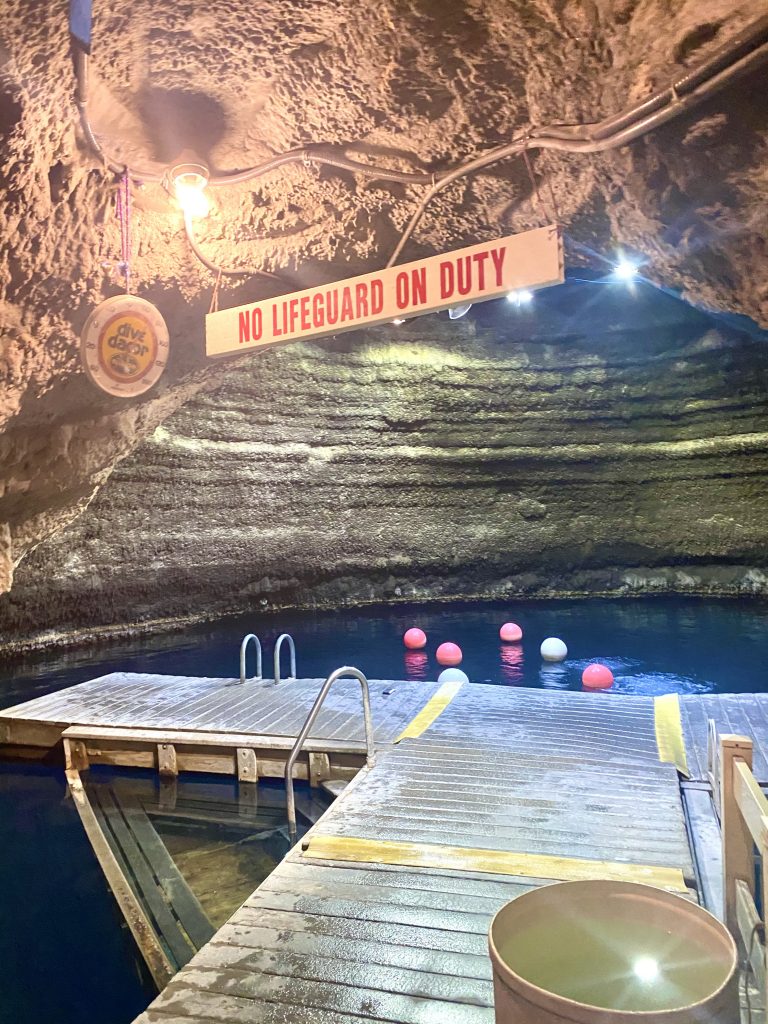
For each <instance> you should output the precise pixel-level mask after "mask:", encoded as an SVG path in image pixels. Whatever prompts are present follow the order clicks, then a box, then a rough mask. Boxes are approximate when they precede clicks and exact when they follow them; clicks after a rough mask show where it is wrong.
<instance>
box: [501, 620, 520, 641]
mask: <svg viewBox="0 0 768 1024" xmlns="http://www.w3.org/2000/svg"><path fill="white" fill-rule="evenodd" d="M499 636H500V637H501V639H502V640H503V641H504V643H507V644H514V643H517V641H518V640H522V639H523V631H522V629H520V627H519V626H518V624H517V623H516V622H505V623H504V625H503V626H502V627H501V629H500V630H499Z"/></svg>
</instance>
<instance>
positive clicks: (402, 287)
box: [395, 270, 410, 309]
mask: <svg viewBox="0 0 768 1024" xmlns="http://www.w3.org/2000/svg"><path fill="white" fill-rule="evenodd" d="M408 285H409V281H408V275H407V274H406V272H405V271H404V270H401V271H400V273H399V274H398V275H397V277H396V279H395V301H396V302H397V308H398V309H405V307H406V306H407V305H408V301H409V299H410V288H409V287H408Z"/></svg>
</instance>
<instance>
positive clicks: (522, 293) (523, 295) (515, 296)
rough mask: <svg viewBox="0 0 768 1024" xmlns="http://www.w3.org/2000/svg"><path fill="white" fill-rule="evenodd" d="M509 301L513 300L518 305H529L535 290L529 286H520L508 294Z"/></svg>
mask: <svg viewBox="0 0 768 1024" xmlns="http://www.w3.org/2000/svg"><path fill="white" fill-rule="evenodd" d="M507 302H512V303H514V304H515V305H516V306H529V305H530V304H531V303H532V302H533V292H531V291H529V290H528V289H527V288H519V289H518V290H517V291H516V292H510V293H509V295H507Z"/></svg>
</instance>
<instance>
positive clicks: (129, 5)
mask: <svg viewBox="0 0 768 1024" xmlns="http://www.w3.org/2000/svg"><path fill="white" fill-rule="evenodd" d="M766 11H768V3H766V0H760V2H757V3H756V2H755V0H738V2H734V0H681V2H679V3H675V4H670V3H668V2H667V0H621V2H611V3H608V2H605V0H596V2H593V0H583V2H582V0H565V2H562V3H560V2H558V3H554V2H552V0H485V2H483V3H482V4H480V3H477V2H475V0H455V2H453V0H452V2H451V3H449V4H446V3H445V2H444V0H443V2H438V0H406V2H401V0H375V2H374V0H363V2H361V0H314V2H313V3H311V4H307V3H303V2H298V0H296V2H294V0H287V2H284V0H280V2H276V0H266V2H264V3H261V4H260V5H259V10H258V18H255V17H254V13H253V5H252V4H251V3H246V0H216V3H213V4H212V3H211V2H210V0H189V2H186V3H184V4H166V5H162V4H158V3H156V2H154V0H113V2H112V3H110V4H106V3H98V2H97V3H95V4H94V12H95V19H96V20H95V29H94V46H93V58H92V69H91V70H92V89H91V100H90V107H91V115H92V122H93V126H94V130H95V131H96V133H97V135H98V137H99V139H100V140H101V143H102V145H103V147H104V149H105V151H107V152H108V153H109V155H110V156H111V157H112V158H113V159H114V160H116V161H118V162H120V161H127V162H129V163H130V164H132V165H134V166H142V167H147V166H149V167H150V168H152V169H154V170H157V171H160V172H162V171H163V170H164V169H166V168H167V167H168V165H169V163H170V162H171V161H173V160H174V159H175V158H176V157H177V156H178V155H179V151H180V150H181V149H182V148H184V147H186V146H191V147H193V148H195V149H196V150H197V151H198V152H199V153H200V154H201V156H202V157H203V158H205V159H206V160H208V161H209V163H210V166H211V167H212V168H213V169H214V170H229V169H234V168H237V167H243V166H248V165H251V164H254V163H257V162H259V161H261V160H264V159H265V158H267V157H270V156H272V155H273V154H275V153H279V152H282V151H284V150H285V149H288V148H291V147H296V146H305V145H309V144H314V143H318V142H320V143H329V144H331V145H334V146H339V147H344V148H346V149H347V150H348V152H349V153H350V155H353V156H355V157H356V158H357V159H360V160H363V161H366V160H368V161H381V162H385V163H387V165H388V166H391V167H394V168H397V169H421V170H426V171H434V170H436V169H440V168H444V167H448V166H452V165H454V164H456V163H458V162H460V161H464V160H466V159H468V158H471V157H473V156H475V155H476V154H477V153H479V152H482V151H484V150H486V149H488V148H489V147H491V146H496V145H499V144H501V143H503V142H505V141H508V140H509V139H510V138H512V137H513V136H514V135H515V133H517V132H519V131H520V130H521V129H522V128H524V127H525V126H526V125H532V124H533V125H535V124H544V123H548V122H551V121H559V122H564V121H565V122H570V121H583V120H594V119H597V118H600V117H602V116H605V115H607V114H609V113H613V112H615V111H617V110H619V109H621V108H623V107H624V106H625V105H626V104H627V103H629V102H633V101H637V100H639V99H641V98H643V97H645V96H646V95H648V93H649V92H650V91H652V90H653V89H655V88H656V87H658V86H660V85H662V84H666V83H667V82H668V81H669V80H670V79H671V78H673V77H674V76H676V75H679V74H681V73H683V72H684V71H685V70H686V69H687V68H690V67H691V66H692V65H693V64H695V63H696V62H697V61H699V60H700V59H702V58H704V57H705V56H707V55H708V54H710V53H711V52H712V51H713V50H714V49H715V48H716V47H718V46H720V45H721V44H724V43H726V42H727V41H728V40H729V39H730V38H731V37H732V36H733V35H734V34H735V33H737V32H738V31H740V30H741V29H742V28H743V27H744V26H745V25H746V24H747V23H748V22H749V21H751V20H753V19H755V18H756V17H757V16H758V15H760V14H764V13H765V12H766ZM0 54H1V55H2V62H1V65H2V66H1V67H0V429H1V430H2V434H0V591H2V590H7V589H8V588H9V587H11V585H12V580H13V573H14V569H15V568H16V566H18V565H19V563H20V562H21V560H22V559H23V558H24V556H25V553H26V552H27V551H29V550H30V549H32V548H34V547H35V545H37V544H39V543H40V542H41V541H44V540H45V539H46V538H47V537H50V536H53V535H55V534H56V533H57V532H58V531H60V530H61V529H62V528H64V527H65V526H66V525H67V524H68V523H70V522H71V521H72V520H73V519H74V518H75V517H76V516H77V515H78V514H79V513H81V512H82V510H83V509H84V508H85V507H87V505H88V503H89V502H90V501H91V500H92V498H93V496H94V495H95V494H96V493H97V492H98V489H99V487H100V486H101V485H102V484H103V483H104V482H105V480H107V479H108V478H109V476H110V474H111V472H112V470H113V468H114V467H115V465H116V464H118V463H119V462H120V460H121V459H124V458H125V457H126V456H128V455H129V454H130V452H131V451H133V450H134V449H135V448H136V446H137V445H139V444H141V443H142V441H143V440H144V439H145V438H147V437H148V436H150V435H151V434H152V432H153V431H154V430H155V429H156V428H157V426H158V425H159V424H161V423H162V422H163V421H164V420H165V419H166V418H167V417H168V416H170V415H172V414H173V412H174V411H175V410H177V409H178V408H180V407H181V406H182V405H183V403H184V402H185V401H187V400H188V399H189V398H190V397H192V396H193V395H195V394H197V393H199V391H200V390H201V388H203V387H206V386H209V385H212V384H214V383H215V382H216V379H217V378H218V380H219V381H221V380H223V379H224V377H225V375H226V374H227V373H228V372H229V371H228V370H227V369H226V368H224V367H222V366H219V367H218V368H211V367H208V368H205V369H204V367H205V358H204V355H203V341H202V323H203V314H204V313H205V311H206V309H207V308H208V304H209V301H210V293H211V287H212V284H213V280H214V278H213V276H212V275H211V274H210V273H209V272H208V271H207V270H205V269H204V267H203V266H202V265H201V264H199V263H197V262H196V261H195V260H194V258H193V257H192V256H191V254H190V250H189V246H188V244H187V242H186V240H185V237H184V232H183V230H182V219H181V216H180V213H179V210H178V208H177V206H176V205H175V204H174V202H173V200H172V199H171V198H170V197H169V195H168V194H167V192H166V191H165V190H164V188H163V187H162V186H161V185H148V186H146V187H143V186H141V184H140V183H135V191H134V198H133V208H134V214H135V216H134V219H133V265H132V270H133V286H134V288H135V289H137V290H138V292H139V294H141V295H143V296H144V297H146V298H148V299H150V300H152V301H154V302H155V303H156V304H157V305H158V306H159V307H160V309H161V310H162V312H163V314H164V315H165V317H166V319H167V321H168V323H169V326H170V329H171V335H172V339H173V346H172V354H171V360H170V364H169V366H168V369H167V372H166V375H165V377H164V378H163V380H162V381H161V383H160V384H159V385H158V386H157V387H156V388H155V389H153V391H152V392H150V393H149V394H147V395H146V396H145V397H142V398H140V399H136V400H132V401H128V402H121V401H119V400H115V399H111V398H109V397H108V396H105V395H101V394H99V393H97V392H95V391H94V389H93V388H91V387H90V386H89V385H88V383H87V382H86V381H85V380H84V377H83V374H82V371H81V369H80V364H79V358H78V334H79V331H80V329H81V328H82V326H83V323H84V322H85V319H86V317H87V315H88V313H89V312H90V310H91V309H92V308H93V306H94V305H95V304H96V303H98V302H99V301H101V300H102V299H104V298H106V297H107V296H109V295H113V294H116V293H117V292H119V291H120V289H121V277H120V272H119V267H118V263H119V259H120V237H119V230H118V225H117V222H116V220H115V216H114V194H115V189H116V180H115V176H114V175H113V174H111V173H109V172H108V171H107V170H106V169H105V168H104V166H103V165H102V163H101V162H100V161H99V159H98V157H96V156H95V155H94V153H93V152H92V150H90V149H89V148H88V147H87V146H86V145H85V143H84V139H83V135H82V132H81V131H80V130H79V129H78V125H77V112H76V109H75V106H74V103H73V93H74V82H73V76H72V70H71V60H70V54H69V40H68V35H67V25H66V12H65V5H64V4H51V3H48V2H47V0H7V2H6V3H5V5H4V9H3V18H2V23H1V24H0ZM762 81H763V79H762V78H761V77H760V76H757V77H756V76H754V75H753V76H752V78H751V79H749V80H745V81H743V82H741V83H738V84H736V85H735V86H733V87H729V89H728V90H727V91H725V92H723V93H721V94H719V95H718V96H716V97H715V98H714V99H712V100H711V101H709V102H708V103H707V104H706V105H705V106H704V107H702V108H701V109H700V110H698V111H696V112H695V113H688V114H686V115H685V116H683V117H681V118H680V119H678V120H676V121H674V122H672V123H671V124H669V125H667V126H666V127H665V128H663V129H662V130H660V131H658V132H655V133H654V134H653V135H652V136H650V137H648V138H646V139H643V140H641V141H639V142H637V143H635V144H633V145H632V146H631V147H629V148H626V149H623V150H620V151H616V152H611V153H606V154H602V155H595V156H582V155H578V156H564V155H562V154H555V153H544V154H533V155H532V157H531V159H532V165H533V167H532V170H533V173H534V175H535V180H536V183H537V188H536V189H534V188H533V187H532V184H531V177H530V175H529V173H528V170H527V168H526V166H525V164H524V162H522V161H520V160H515V161H509V162H506V163H504V164H499V165H498V166H494V167H492V168H490V169H489V170H488V171H486V172H484V173H482V174H479V175H476V176H473V177H470V178H466V179H462V180H461V181H458V182H456V183H455V184H453V185H452V186H451V187H450V188H449V189H447V190H446V191H445V192H444V193H442V194H441V195H440V196H439V197H438V198H437V199H436V200H435V201H434V202H433V203H432V205H431V206H430V208H429V211H428V215H427V216H426V217H425V218H424V220H423V222H422V224H421V225H420V227H419V230H418V231H417V232H416V235H415V237H414V238H413V240H412V242H411V243H410V244H409V246H408V249H407V252H406V257H408V256H410V257H416V256H419V255H422V254H426V253H429V252H433V251H435V250H439V249H444V248H450V247H458V246H460V245H462V244H469V243H471V242H476V241H479V240H482V239H487V238H492V237H495V236H498V235H499V234H503V233H506V232H510V231H515V230H521V229H524V228H526V227H530V226H533V225H538V224H540V223H541V222H542V220H544V219H547V218H550V217H552V216H553V215H554V214H556V215H557V217H558V218H559V220H560V222H561V223H562V224H563V225H565V226H566V227H567V228H568V231H569V238H570V241H569V255H568V258H569V263H570V265H574V264H582V265H590V264H591V265H592V266H597V265H599V263H600V260H601V259H602V258H604V257H605V258H609V257H610V256H611V254H612V253H613V250H614V248H615V246H617V245H624V246H626V247H628V248H630V249H631V250H633V251H635V252H636V253H637V254H638V255H642V256H644V257H645V258H646V259H647V265H646V268H645V273H646V274H647V275H648V276H650V277H652V278H653V279H655V280H658V281H663V282H664V283H665V284H667V285H672V286H674V287H676V288H679V289H681V290H682V291H683V292H684V293H685V294H686V295H687V296H688V297H689V298H691V299H692V300H693V301H696V302H702V303H707V304H709V305H711V306H713V307H717V308H721V309H731V310H737V311H739V312H742V313H745V314H748V315H750V316H753V317H754V318H755V319H756V320H757V321H759V322H761V323H763V324H766V323H768V312H767V310H768V305H767V303H768V287H767V286H766V281H767V280H768V251H767V250H766V246H765V237H766V233H767V230H768V221H767V219H766V218H767V216H768V215H767V214H766V210H767V209H768V206H766V202H765V198H766V188H767V187H768V179H767V178H766V172H765V152H766V148H765V147H766V139H768V107H766V104H765V102H764V90H763V89H762ZM537 190H538V195H537ZM422 192H423V189H422V188H414V187H408V186H403V185H397V184H387V183H383V182H381V181H371V180H370V179H363V178H359V177H356V176H354V175H351V174H349V173H347V172H337V171H334V170H333V169H328V168H325V169H318V168H317V167H314V166H312V165H310V166H301V165H298V166H291V167H288V168H283V169H282V170H281V171H280V172H278V173H273V174H270V175H268V176H266V177H264V178H261V179H259V180H258V181H254V182H248V183H245V184H242V185H239V186H237V187H233V188H226V189H220V190H218V191H217V192H216V196H215V201H214V204H213V209H212V212H211V214H210V216H209V217H208V218H207V219H206V220H205V221H204V222H202V223H201V224H200V225H199V228H198V231H199V240H200V245H201V246H202V248H203V249H204V251H205V252H206V253H207V254H208V256H209V257H210V258H211V259H213V260H214V261H219V262H221V263H223V264H226V265H227V266H229V267H232V266H233V265H234V266H236V267H239V268H242V267H255V268H257V269H258V268H262V269H267V270H270V271H279V272H280V273H281V274H282V275H283V277H284V278H286V279H287V282H288V284H287V287H291V286H295V285H303V286H306V285H308V284H313V283H317V282H318V281H322V280H331V279H335V278H339V277H343V276H348V275H350V274H354V273H358V272H362V271H364V270H372V269H375V268H378V267H380V266H382V265H383V264H384V263H385V262H386V259H387V257H388V256H389V255H390V253H391V252H392V250H393V248H394V245H395V243H396V240H397V238H398V237H399V234H400V232H401V231H402V229H403V226H404V224H405V223H406V221H407V219H408V217H409V216H410V214H411V212H412V211H413V209H414V207H415V205H416V203H417V202H418V201H419V199H420V197H421V195H422ZM276 287H279V286H277V285H276V284H275V282H271V281H269V280H267V279H264V278H260V277H258V276H255V275H254V276H250V277H247V278H245V279H244V280H243V279H241V278H232V279H225V281H224V285H223V287H222V295H221V299H222V302H223V303H228V304H237V303H238V302H245V301H249V300H252V299H255V298H261V297H264V296H265V295H266V294H270V293H272V292H273V291H274V289H275V288H276ZM428 330H429V326H428V325H424V326H423V327H420V328H419V331H420V332H422V334H424V335H425V332H427V331H428ZM426 343H427V344H429V345H437V346H439V345H440V343H441V342H440V334H439V330H438V332H437V333H436V335H435V337H434V338H433V339H432V340H431V341H428V342H426Z"/></svg>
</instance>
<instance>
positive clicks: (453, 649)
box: [435, 643, 463, 665]
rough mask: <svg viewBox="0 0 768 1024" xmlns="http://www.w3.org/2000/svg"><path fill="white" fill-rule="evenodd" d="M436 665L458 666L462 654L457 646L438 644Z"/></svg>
mask: <svg viewBox="0 0 768 1024" xmlns="http://www.w3.org/2000/svg"><path fill="white" fill-rule="evenodd" d="M435 657H436V658H437V663H438V665H460V664H461V659H462V658H463V654H462V653H461V648H460V647H459V645H458V644H451V643H448V644H440V646H439V647H438V648H437V654H436V655H435Z"/></svg>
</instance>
